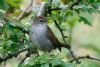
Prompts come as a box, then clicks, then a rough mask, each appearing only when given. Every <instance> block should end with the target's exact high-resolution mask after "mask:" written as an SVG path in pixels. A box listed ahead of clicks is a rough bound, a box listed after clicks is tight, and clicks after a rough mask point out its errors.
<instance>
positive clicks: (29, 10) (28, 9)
mask: <svg viewBox="0 0 100 67" xmlns="http://www.w3.org/2000/svg"><path fill="white" fill-rule="evenodd" d="M32 5H33V0H31V3H30V4H29V6H27V7H26V8H25V10H23V12H22V13H21V14H20V15H19V16H18V17H17V19H16V20H17V21H19V20H20V19H22V18H23V17H25V16H26V15H28V14H29V13H30V12H31V11H32V9H31V7H32Z"/></svg>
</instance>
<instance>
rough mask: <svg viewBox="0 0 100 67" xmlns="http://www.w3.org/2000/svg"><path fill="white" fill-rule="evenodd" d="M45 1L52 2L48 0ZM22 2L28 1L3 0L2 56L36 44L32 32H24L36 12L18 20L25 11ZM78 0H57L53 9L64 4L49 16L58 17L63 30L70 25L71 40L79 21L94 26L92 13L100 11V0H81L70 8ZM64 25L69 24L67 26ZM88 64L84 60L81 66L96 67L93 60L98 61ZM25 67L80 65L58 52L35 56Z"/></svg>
mask: <svg viewBox="0 0 100 67" xmlns="http://www.w3.org/2000/svg"><path fill="white" fill-rule="evenodd" d="M44 1H46V2H48V0H44ZM62 1H63V2H62ZM22 2H24V0H0V57H6V56H8V55H9V54H11V53H15V52H17V51H19V50H21V49H24V48H26V47H32V46H31V45H30V44H31V43H30V39H29V36H28V34H27V33H26V32H25V31H24V32H23V30H26V31H27V30H29V26H30V25H31V23H30V22H29V21H30V19H31V16H34V15H35V14H34V12H32V13H30V14H29V15H25V17H24V18H22V19H20V20H19V21H17V20H16V19H17V17H18V16H19V14H20V12H21V8H20V6H22V5H21V4H20V3H22ZM74 2H76V0H68V2H65V3H64V0H61V1H60V0H53V2H52V5H50V6H51V7H52V8H56V7H60V8H61V10H55V11H51V14H50V15H48V16H47V17H48V20H49V22H50V23H52V22H53V20H56V21H57V22H58V24H59V25H60V27H61V28H62V29H66V28H67V26H68V27H69V28H68V29H69V31H71V32H68V33H69V35H68V37H69V40H68V41H70V42H71V39H70V38H71V37H72V35H71V33H72V29H73V27H74V26H75V24H77V23H78V22H84V23H85V24H87V25H90V26H92V22H93V17H92V14H93V13H99V12H100V1H99V0H79V2H78V3H77V4H75V5H74V6H73V7H72V8H70V7H68V6H69V5H70V4H73V3H74ZM60 4H63V5H60ZM12 10H13V12H12ZM16 10H17V11H18V15H16V14H15V13H16ZM14 12H15V13H14ZM8 14H9V15H8ZM63 24H65V25H66V26H64V27H63ZM91 49H94V48H91ZM99 51H100V50H99ZM99 51H98V53H99ZM87 63H88V64H87V66H85V64H86V63H82V64H80V65H79V67H88V66H89V65H91V67H93V66H92V65H93V64H91V63H94V62H87ZM97 66H98V65H97ZM99 66H100V65H99ZM21 67H76V65H75V64H74V63H69V62H65V61H62V60H61V58H59V57H56V56H55V55H54V56H50V55H48V54H43V55H40V56H38V57H36V58H32V59H31V60H29V61H28V63H27V64H22V65H21ZM94 67H95V66H94Z"/></svg>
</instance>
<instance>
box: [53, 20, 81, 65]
mask: <svg viewBox="0 0 100 67" xmlns="http://www.w3.org/2000/svg"><path fill="white" fill-rule="evenodd" d="M54 23H55V25H56V26H57V28H58V29H59V31H60V33H61V35H62V38H63V41H64V43H65V44H66V46H67V45H68V44H67V42H66V40H65V35H64V33H63V30H62V29H61V28H60V26H59V25H58V23H57V21H56V20H54ZM68 50H69V52H70V54H71V56H72V57H73V59H75V60H76V62H77V63H79V61H78V60H77V59H76V57H75V56H74V54H73V51H72V50H71V49H70V48H68Z"/></svg>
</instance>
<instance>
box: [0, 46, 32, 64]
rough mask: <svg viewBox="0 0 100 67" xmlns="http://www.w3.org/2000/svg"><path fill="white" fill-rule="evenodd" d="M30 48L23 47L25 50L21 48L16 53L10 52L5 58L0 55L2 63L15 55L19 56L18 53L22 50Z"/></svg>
mask: <svg viewBox="0 0 100 67" xmlns="http://www.w3.org/2000/svg"><path fill="white" fill-rule="evenodd" d="M29 49H30V48H25V49H23V50H20V51H17V52H15V53H12V54H9V55H8V56H6V57H4V58H2V57H0V63H1V62H3V61H6V60H8V59H10V58H12V57H15V56H17V55H18V54H20V53H22V52H25V51H27V50H29Z"/></svg>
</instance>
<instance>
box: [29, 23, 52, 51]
mask: <svg viewBox="0 0 100 67" xmlns="http://www.w3.org/2000/svg"><path fill="white" fill-rule="evenodd" d="M47 33H48V32H47V25H46V24H36V25H33V26H32V27H31V30H30V38H31V41H32V43H33V44H34V46H35V47H36V48H38V49H40V50H45V51H49V50H51V49H52V48H53V45H52V43H51V42H50V40H49V38H48V37H47V36H46V34H47Z"/></svg>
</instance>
